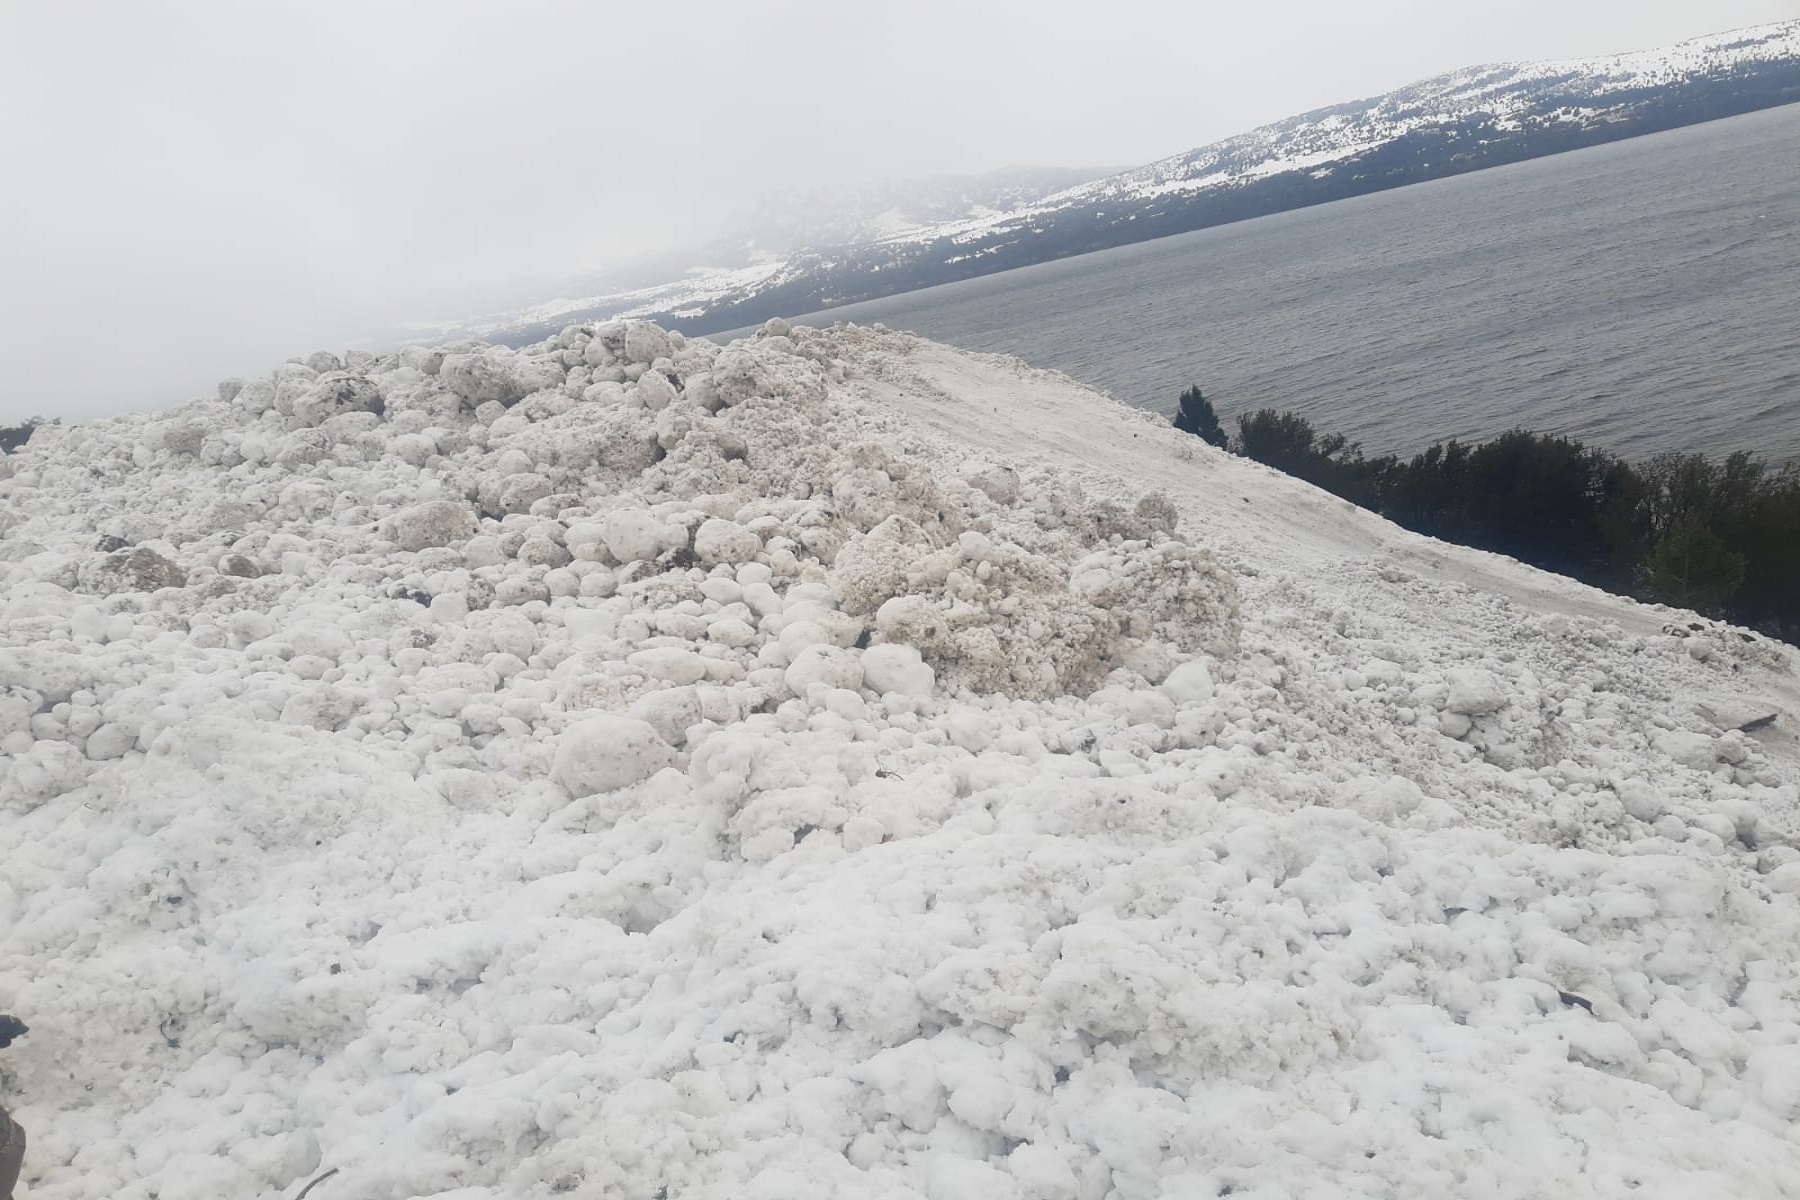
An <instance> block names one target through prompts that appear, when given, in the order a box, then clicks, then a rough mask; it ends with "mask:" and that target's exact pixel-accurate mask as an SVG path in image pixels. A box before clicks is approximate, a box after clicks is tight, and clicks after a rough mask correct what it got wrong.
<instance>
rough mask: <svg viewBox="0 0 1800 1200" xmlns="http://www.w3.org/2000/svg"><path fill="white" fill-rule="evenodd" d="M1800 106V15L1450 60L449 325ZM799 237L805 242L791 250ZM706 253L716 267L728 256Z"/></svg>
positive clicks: (870, 283) (1508, 158)
mask: <svg viewBox="0 0 1800 1200" xmlns="http://www.w3.org/2000/svg"><path fill="white" fill-rule="evenodd" d="M1796 100H1800V20H1795V21H1787V22H1778V23H1775V24H1771V25H1762V26H1755V27H1751V28H1748V29H1740V30H1732V31H1728V32H1725V33H1719V34H1713V35H1709V36H1707V37H1702V38H1695V39H1690V40H1688V41H1684V42H1680V43H1677V44H1675V45H1672V46H1666V47H1660V48H1657V49H1653V50H1645V51H1634V52H1630V53H1626V54H1619V55H1611V56H1601V57H1595V58H1584V59H1565V60H1552V61H1547V62H1540V63H1498V64H1484V65H1479V66H1473V67H1467V68H1462V69H1459V70H1456V71H1450V72H1446V73H1444V74H1442V75H1437V76H1433V77H1431V78H1429V79H1424V80H1420V81H1418V82H1416V83H1413V84H1409V85H1407V86H1405V87H1402V88H1397V89H1395V90H1393V91H1390V92H1386V93H1383V94H1381V95H1379V96H1376V97H1372V98H1367V99H1362V100H1352V101H1346V102H1343V103H1339V104H1335V105H1329V106H1326V107H1323V108H1319V109H1314V110H1311V111H1309V112H1306V113H1301V114H1298V115H1296V116H1293V117H1288V118H1284V119H1283V120H1280V121H1276V122H1272V123H1270V124H1267V125H1263V126H1259V127H1257V128H1255V129H1252V130H1249V131H1247V132H1245V133H1242V134H1238V135H1236V136H1234V137H1231V138H1226V139H1223V140H1221V141H1218V142H1214V143H1211V144H1209V145H1206V146H1201V147H1196V148H1193V149H1189V150H1185V151H1181V152H1179V153H1176V154H1172V155H1169V156H1166V157H1164V158H1161V159H1157V160H1154V161H1153V162H1150V163H1147V164H1144V165H1143V166H1139V167H1135V168H1131V169H1130V170H1126V171H1122V172H1119V173H1117V174H1114V175H1110V176H1106V177H1104V178H1101V179H1097V180H1092V181H1089V182H1086V183H1079V184H1076V185H1075V186H1073V187H1070V188H1066V189H1064V190H1062V191H1058V192H1054V193H1051V194H1049V195H1046V196H1043V197H1041V198H1039V199H1037V200H1034V201H1032V202H1030V203H1027V204H1024V205H1022V206H1020V207H1017V208H1014V209H1011V210H1005V211H997V212H996V211H989V212H977V213H970V214H968V215H965V216H962V217H959V218H956V219H953V220H946V221H939V222H932V223H926V224H923V225H918V226H914V227H911V228H901V229H897V230H895V231H894V232H892V233H891V234H890V235H888V236H885V237H875V238H869V237H866V236H865V237H862V238H853V239H849V240H845V241H841V242H839V243H838V244H836V245H829V246H823V247H813V246H812V243H813V242H816V241H817V240H818V239H806V238H799V239H795V240H794V243H793V244H794V245H796V246H798V247H799V248H797V249H794V250H792V251H791V252H789V253H785V254H770V253H763V254H761V255H760V256H751V255H748V254H741V253H740V254H738V255H737V256H736V261H727V262H725V263H723V264H722V265H713V266H699V267H695V268H693V269H690V270H689V271H687V272H686V273H684V274H683V275H682V276H681V277H680V278H677V279H673V280H670V281H667V282H663V283H659V284H653V285H651V286H647V287H639V288H634V289H630V290H626V291H616V292H611V293H604V294H594V295H588V296H583V297H563V298H559V299H555V300H550V301H547V302H545V303H544V304H541V305H538V306H535V307H534V308H531V309H528V310H524V311H521V312H515V313H508V314H501V315H496V316H491V317H487V318H483V319H480V320H475V321H471V322H469V323H467V324H465V325H463V326H461V327H459V328H456V329H455V330H453V331H449V332H450V333H451V335H452V336H458V335H460V336H481V337H488V338H493V339H496V340H501V341H505V342H507V343H509V344H514V345H518V344H523V343H524V342H527V341H530V340H533V339H535V338H539V337H543V336H546V335H547V334H550V333H553V332H555V330H556V329H557V328H560V327H561V325H563V324H567V323H570V322H575V321H584V320H599V319H609V318H614V317H638V318H645V319H651V320H657V321H660V322H662V323H664V324H667V325H670V326H671V327H673V328H679V329H681V330H682V331H683V332H686V333H693V334H705V333H715V332H721V331H724V330H728V329H734V328H740V327H745V326H749V325H752V324H755V323H758V322H760V321H763V320H765V319H767V318H769V317H771V316H793V315H797V314H803V313H810V312H815V311H820V310H824V309H829V308H831V307H834V306H836V305H840V304H847V303H852V302H855V301H859V300H870V299H877V298H880V297H882V296H889V295H896V294H899V293H902V292H907V291H913V290H917V289H918V288H922V287H929V286H933V285H936V284H941V283H949V282H954V281H956V280H959V279H967V278H972V277H976V276H980V275H986V274H993V273H996V272H998V271H1003V270H1010V269H1014V268H1016V267H1021V266H1028V265H1033V264H1036V263H1040V262H1047V261H1052V260H1054V259H1058V258H1066V257H1071V256H1074V255H1078V254H1083V253H1089V252H1092V251H1096V250H1102V249H1110V248H1113V247H1116V246H1121V245H1129V244H1132V243H1134V242H1140V241H1147V240H1152V239H1154V238H1158V237H1165V236H1170V235H1173V234H1176V233H1185V232H1191V231H1193V230H1196V229H1202V228H1207V227H1209V226H1213V225H1220V224H1227V223H1231V222H1234V221H1238V220H1245V219H1249V218H1253V217H1257V216H1266V215H1270V214H1272V213H1276V212H1283V211H1289V210H1291V209H1294V208H1301V207H1308V206H1310V205H1314V204H1320V203H1326V202H1329V201H1331V200H1336V199H1345V198H1349V197H1351V196H1356V195H1363V194H1367V193H1369V192H1374V191H1381V190H1386V189H1388V188H1392V187H1398V186H1404V185H1405V184H1409V183H1415V182H1424V181H1426V180H1429V179H1435V178H1443V177H1446V176H1449V175H1454V174H1462V173H1465V172H1468V171H1474V170H1480V169H1483V168H1486V167H1490V166H1498V165H1503V164H1505V163H1509V162H1517V161H1523V160H1526V159H1530V158H1536V157H1542V156H1545V155H1548V154H1553V153H1558V152H1561V151H1564V150H1571V149H1579V148H1582V147H1585V146H1591V145H1597V144H1600V143H1603V142H1607V141H1616V140H1620V139H1622V138H1626V137H1632V136H1638V135H1641V134H1645V133H1651V132H1658V131H1660V130H1663V129H1670V128H1677V127H1680V126H1682V125H1689V124H1698V123H1701V122H1703V121H1706V120H1712V119H1717V118H1719V117H1723V116H1730V115H1738V114H1740V113H1744V112H1750V111H1755V110H1757V109H1759V108H1768V107H1774V106H1776V105H1779V104H1785V103H1792V102H1794V101H1796ZM802 243H804V244H802ZM731 257H732V255H731V252H730V251H727V250H723V249H718V248H715V250H714V252H713V261H714V262H715V263H718V262H719V260H720V258H726V259H730V258H731Z"/></svg>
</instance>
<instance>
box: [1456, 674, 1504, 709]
mask: <svg viewBox="0 0 1800 1200" xmlns="http://www.w3.org/2000/svg"><path fill="white" fill-rule="evenodd" d="M1444 682H1445V683H1447V684H1449V685H1450V694H1449V696H1448V698H1447V699H1445V701H1444V709H1445V711H1447V712H1453V713H1461V714H1463V715H1464V716H1469V717H1479V716H1484V715H1486V714H1488V713H1492V712H1499V711H1500V710H1501V709H1502V708H1505V707H1506V703H1507V694H1506V686H1505V685H1504V684H1502V683H1501V682H1500V680H1499V678H1498V677H1496V676H1495V675H1494V673H1493V672H1492V671H1481V670H1475V669H1471V668H1465V669H1461V670H1455V671H1447V672H1445V674H1444Z"/></svg>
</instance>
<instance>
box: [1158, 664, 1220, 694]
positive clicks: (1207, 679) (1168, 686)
mask: <svg viewBox="0 0 1800 1200" xmlns="http://www.w3.org/2000/svg"><path fill="white" fill-rule="evenodd" d="M1162 690H1163V692H1164V693H1165V694H1166V695H1167V696H1168V697H1169V699H1171V700H1173V701H1174V702H1175V703H1177V704H1204V703H1205V702H1206V701H1208V700H1211V699H1212V697H1213V678H1212V672H1211V671H1209V670H1207V669H1206V664H1205V663H1203V662H1201V661H1200V660H1199V659H1197V658H1196V659H1192V660H1190V661H1188V662H1184V663H1182V664H1181V665H1180V666H1178V667H1176V668H1175V669H1174V670H1173V671H1170V672H1169V675H1168V678H1166V679H1164V680H1163V681H1162Z"/></svg>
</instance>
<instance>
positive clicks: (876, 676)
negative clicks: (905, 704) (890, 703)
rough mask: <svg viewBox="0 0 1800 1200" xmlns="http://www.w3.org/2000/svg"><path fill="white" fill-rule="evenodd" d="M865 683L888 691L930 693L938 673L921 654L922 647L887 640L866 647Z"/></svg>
mask: <svg viewBox="0 0 1800 1200" xmlns="http://www.w3.org/2000/svg"><path fill="white" fill-rule="evenodd" d="M862 668H863V686H864V687H866V688H870V689H872V690H874V691H877V692H880V693H882V694H883V695H886V694H887V693H889V692H895V693H898V694H900V695H902V696H916V697H919V698H921V699H923V698H925V697H928V696H930V695H931V693H932V689H933V688H935V687H936V686H937V673H936V672H934V671H933V670H932V669H931V667H930V665H929V664H927V663H926V662H925V660H924V659H923V658H922V657H921V656H920V654H919V651H918V648H917V647H915V646H909V645H906V644H905V643H903V642H883V643H882V644H881V645H879V646H870V647H869V648H868V649H867V650H865V651H863V656H862Z"/></svg>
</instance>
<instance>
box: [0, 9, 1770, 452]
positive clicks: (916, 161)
mask: <svg viewBox="0 0 1800 1200" xmlns="http://www.w3.org/2000/svg"><path fill="white" fill-rule="evenodd" d="M1795 17H1800V0H1508V2H1507V3H1503V4H1502V3H1492V2H1490V3H1484V4H1480V5H1472V4H1463V3H1459V2H1458V0H1338V2H1336V3H1326V2H1322V0H1254V2H1252V3H1242V4H1232V5H1223V4H1209V3H1194V2H1178V0H1159V2H1150V0H1109V2H1106V3H1096V2H1090V3H1070V2H1064V0H1033V2H1026V0H956V2H940V0H915V2H913V3H907V4H900V3H887V2H885V0H835V2H832V3H825V2H823V0H741V2H728V0H657V2H656V3H636V4H626V3H613V2H611V0H593V2H588V3H576V2H573V0H568V2H553V0H510V2H506V3H501V2H499V0H494V2H491V3H474V2H472V0H430V2H425V0H417V2H413V0H391V2H382V0H357V2H354V3H340V2H337V0H307V2H305V3H299V2H292V3H289V2H286V0H268V2H262V0H195V2H189V3H175V2H171V3H152V2H147V0H110V2H105V3H101V2H96V0H32V2H27V0H0V149H3V151H4V157H3V158H0V162H4V163H5V175H6V179H7V182H6V184H5V187H4V189H3V190H0V228H3V229H4V231H5V232H4V241H0V302H3V304H4V311H3V312H0V317H3V318H4V321H5V332H4V336H3V337H0V379H4V381H5V388H4V391H3V392H0V421H6V420H16V419H19V418H22V417H25V416H29V415H32V414H42V415H44V416H47V417H49V416H62V417H64V418H65V419H79V418H81V417H84V416H90V415H96V414H104V413H113V412H121V411H126V410H130V409H142V408H150V407H160V406H162V405H165V404H169V403H173V402H176V401H179V400H183V399H186V398H189V397H191V396H194V395H198V394H200V393H202V392H205V391H207V390H210V388H211V385H212V384H213V382H215V381H216V380H217V379H219V378H221V377H223V376H226V375H231V374H244V375H248V374H256V373H262V372H264V371H267V370H268V369H269V368H270V367H272V366H273V365H274V364H275V363H277V362H279V361H281V360H282V359H285V358H287V357H288V356H290V355H293V354H300V353H305V352H307V351H310V350H313V349H317V348H319V347H321V346H325V347H329V348H333V349H341V348H342V347H344V346H346V345H355V344H359V343H362V342H365V341H367V339H368V336H369V333H370V331H372V330H382V329H385V328H388V327H389V326H390V325H391V323H392V322H394V321H397V320H401V319H406V318H409V317H435V316H455V315H461V314H463V313H466V312H470V311H476V310H478V309H480V308H481V307H482V304H481V298H483V297H484V296H493V295H496V294H497V291H498V289H499V287H500V285H504V284H506V283H508V282H516V281H518V280H519V279H521V278H539V277H554V276H562V275H567V274H569V273H572V272H573V271H576V270H579V269H581V268H583V267H586V266H591V265H592V264H594V263H595V262H597V261H608V260H614V259H619V258H629V257H631V256H633V255H636V254H640V253H644V252H648V251H653V250H656V249H659V248H666V247H671V246H682V245H687V244H692V243H697V242H700V241H703V240H704V239H705V238H706V236H708V235H709V234H711V233H712V232H713V231H714V230H715V228H716V226H717V223H718V221H719V219H720V218H721V217H722V216H723V215H725V214H727V213H729V212H731V211H733V210H734V209H738V208H741V207H743V205H744V204H745V203H746V202H747V201H749V200H750V199H751V198H753V197H754V196H756V195H758V194H760V193H763V192H767V191H770V190H774V189H779V188H789V187H807V186H816V185H824V184H831V183H854V182H857V181H863V180H874V179H882V178H905V177H912V176H919V175H933V174H945V173H964V172H977V171H985V170H989V169H992V168H995V167H1001V166H1008V165H1016V164H1029V165H1069V166H1088V165H1116V166H1121V167H1122V166H1128V165H1135V164H1138V163H1142V162H1147V161H1149V160H1151V159H1154V158H1159V157H1162V156H1163V155H1166V154H1173V153H1176V152H1179V151H1182V150H1185V149H1189V148H1191V147H1194V146H1199V145H1203V144H1205V143H1207V142H1210V141H1215V140H1217V139H1219V138H1222V137H1227V136H1229V135H1231V134H1234V133H1239V132H1242V131H1244V130H1246V129H1249V128H1251V127H1253V126H1255V125H1258V124H1261V123H1264V122H1266V121H1271V120H1275V119H1278V118H1280V117H1284V116H1289V115H1291V114H1294V113H1297V112H1301V111H1304V110H1306V109H1309V108H1316V107H1319V106H1322V105H1326V104H1331V103H1335V102H1338V101H1342V100H1349V99H1355V98H1360V97H1364V96H1370V95H1375V94H1377V93H1380V92H1383V91H1386V90H1388V89H1390V88H1393V87H1397V86H1399V85H1401V84H1405V83H1409V82H1411V81H1413V80H1415V79H1419V78H1422V77H1425V76H1428V75H1433V74H1437V73H1439V72H1442V71H1447V70H1451V69H1454V68H1457V67H1462V66H1469V65H1472V64H1476V63H1483V62H1494V61H1501V60H1507V59H1543V58H1565V57H1573V56H1579V55H1587V54H1604V53H1611V52H1615V51H1622V50H1635V49H1642V48H1646V47H1650V46H1655V45H1659V44H1663V43H1666V42H1673V41H1678V40H1680V39H1682V38H1685V37H1692V36H1697V35H1700V34H1705V33H1712V32H1717V31H1719V30H1723V29H1731V28H1735V27H1739V26H1744V25H1752V24H1760V23H1763V22H1768V21H1778V20H1787V19H1792V18H1795Z"/></svg>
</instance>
